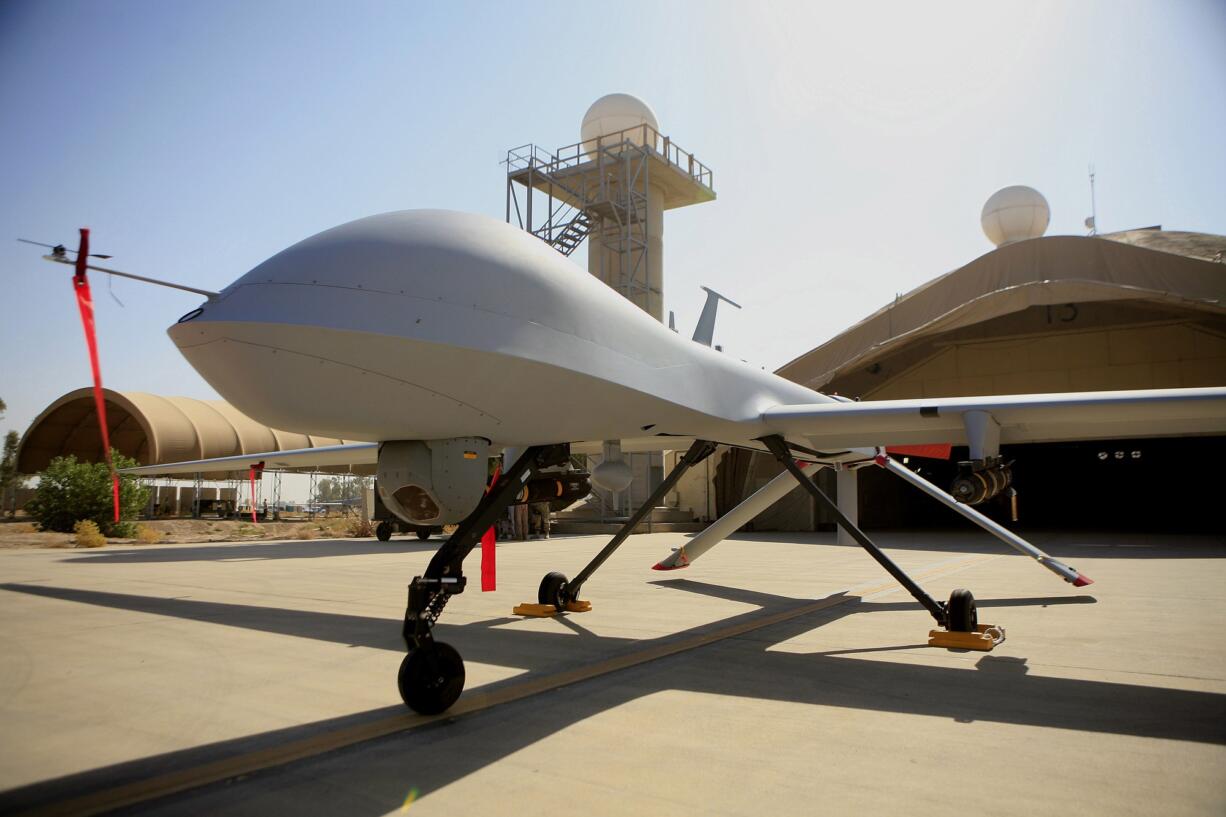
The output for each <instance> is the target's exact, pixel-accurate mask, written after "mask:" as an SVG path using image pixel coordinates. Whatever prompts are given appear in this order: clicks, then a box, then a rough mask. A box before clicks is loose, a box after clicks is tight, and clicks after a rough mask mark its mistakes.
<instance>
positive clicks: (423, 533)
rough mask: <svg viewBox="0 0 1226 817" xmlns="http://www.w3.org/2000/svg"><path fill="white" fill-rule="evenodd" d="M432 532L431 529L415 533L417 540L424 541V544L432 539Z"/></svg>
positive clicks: (418, 530)
mask: <svg viewBox="0 0 1226 817" xmlns="http://www.w3.org/2000/svg"><path fill="white" fill-rule="evenodd" d="M430 532H431V531H430V529H429V528H418V529H417V530H416V531H415V533H416V534H417V538H418V539H420V540H422V541H423V542H424V541H426V540H427V539H429V538H430Z"/></svg>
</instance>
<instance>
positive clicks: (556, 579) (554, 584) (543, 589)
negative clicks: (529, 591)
mask: <svg viewBox="0 0 1226 817" xmlns="http://www.w3.org/2000/svg"><path fill="white" fill-rule="evenodd" d="M569 589H570V582H568V581H567V580H566V575H565V574H563V573H556V572H555V573H546V574H545V578H543V579H541V586H540V587H539V588H538V589H537V591H536V600H537V601H538V602H540V603H541V604H552V605H553V606H554V607H556V608H558V609H559V610H564V609H565V608H566V602H568V601H570V598H569V597H568V596H567V594H566V593H567V591H568V590H569Z"/></svg>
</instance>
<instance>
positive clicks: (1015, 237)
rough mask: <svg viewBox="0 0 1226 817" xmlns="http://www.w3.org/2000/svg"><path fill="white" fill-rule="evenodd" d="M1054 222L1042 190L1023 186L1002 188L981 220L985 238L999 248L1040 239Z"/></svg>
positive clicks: (996, 193) (986, 206) (994, 194)
mask: <svg viewBox="0 0 1226 817" xmlns="http://www.w3.org/2000/svg"><path fill="white" fill-rule="evenodd" d="M1050 221H1051V208H1050V207H1048V206H1047V199H1045V198H1043V194H1042V193H1040V192H1039V191H1038V190H1035V189H1034V188H1033V187H1026V186H1025V185H1022V184H1015V185H1013V186H1011V187H1002V188H1001V189H1000V190H997V191H996V192H995V193H993V194H992V196H991V198H989V199H988V200H987V203H986V204H984V205H983V213H982V214H981V215H980V217H979V223H980V224H982V225H983V233H984V235H986V236H987V237H988V240H989V241H991V242H992V243H993V244H995V245H996V246H998V247H1003V246H1004V245H1006V244H1012V243H1013V242H1015V241H1024V240H1026V239H1028V238H1038V237H1039V236H1041V235H1043V233H1045V232H1047V225H1048V223H1049V222H1050Z"/></svg>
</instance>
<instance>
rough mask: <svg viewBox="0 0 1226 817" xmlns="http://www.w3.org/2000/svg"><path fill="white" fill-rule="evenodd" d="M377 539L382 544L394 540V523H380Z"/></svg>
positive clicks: (377, 527)
mask: <svg viewBox="0 0 1226 817" xmlns="http://www.w3.org/2000/svg"><path fill="white" fill-rule="evenodd" d="M375 537H376V538H377V539H378V540H379V541H380V542H386V541H388V540H389V539H391V538H392V523H391V522H388V521H386V520H385V521H383V522H380V523H379V524H378V525H377V526H376V527H375Z"/></svg>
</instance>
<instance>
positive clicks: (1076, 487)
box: [714, 219, 1226, 530]
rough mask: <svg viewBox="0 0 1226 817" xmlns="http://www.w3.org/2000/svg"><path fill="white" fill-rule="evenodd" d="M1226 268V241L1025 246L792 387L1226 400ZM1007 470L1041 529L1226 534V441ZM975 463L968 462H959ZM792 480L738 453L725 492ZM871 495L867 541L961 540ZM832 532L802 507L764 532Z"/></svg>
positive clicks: (845, 346)
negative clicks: (929, 530) (1147, 393)
mask: <svg viewBox="0 0 1226 817" xmlns="http://www.w3.org/2000/svg"><path fill="white" fill-rule="evenodd" d="M1045 225H1046V220H1045V219H1044V221H1043V226H1045ZM985 229H986V226H985ZM1224 254H1226V237H1223V236H1217V235H1207V234H1202V233H1189V232H1175V231H1164V230H1161V229H1160V228H1157V227H1155V228H1149V229H1142V230H1130V231H1127V232H1120V233H1112V234H1107V235H1098V236H1089V237H1081V236H1050V237H1038V238H1031V239H1027V240H1017V241H1011V242H1008V243H1004V244H1003V245H1002V246H1000V247H998V248H997V249H995V250H993V251H992V252H989V253H987V254H986V255H983V256H981V257H979V258H977V259H975V260H974V261H972V262H970V263H969V264H967V265H965V266H963V267H961V268H959V269H956V270H954V271H952V272H950V273H947V274H945V275H942V276H940V277H938V278H936V279H934V280H932V281H930V282H928V283H927V284H924V285H923V286H921V287H919V288H917V289H915V290H914V291H912V292H910V293H907V294H906V295H904V296H901V297H899V298H898V299H897V300H896V301H894V302H892V303H890V304H888V305H887V306H885V307H883V308H882V309H880V310H878V311H877V312H875V313H873V314H872V315H870V316H868V317H867V318H865V319H864V320H862V321H860V322H859V323H857V324H855V325H854V326H852V327H851V328H849V329H847V330H846V331H844V332H842V333H841V334H839V335H838V336H836V337H834V338H832V339H831V340H829V341H827V342H826V343H823V344H822V345H820V346H818V347H817V348H815V349H813V350H811V351H809V352H807V353H805V354H803V355H801V356H800V357H798V358H796V359H795V360H793V361H791V362H790V363H788V364H787V365H785V366H783V367H782V368H781V369H780V370H779V374H780V375H782V376H784V377H787V378H788V379H790V380H794V381H796V382H799V383H803V384H804V385H806V386H810V387H812V388H815V389H819V390H821V391H824V392H827V393H838V394H842V395H846V396H849V397H853V398H858V399H863V400H886V399H901V398H915V397H949V396H962V395H991V394H1018V393H1027V392H1072V391H1098V390H1111V389H1151V388H1176V387H1195V386H1223V385H1226V263H1223V256H1224ZM1002 453H1003V454H1004V455H1005V456H1006V458H1007V459H1012V460H1014V461H1015V463H1016V464H1015V467H1014V478H1015V485H1016V487H1017V490H1018V492H1019V499H1020V511H1021V523H1022V524H1023V525H1032V526H1044V525H1059V526H1062V527H1067V526H1076V525H1086V526H1094V527H1100V528H1108V529H1111V528H1114V529H1124V528H1133V527H1137V526H1141V527H1149V528H1153V529H1175V528H1184V529H1187V528H1191V529H1200V530H1222V529H1226V524H1224V523H1223V521H1222V515H1221V513H1220V510H1219V507H1218V506H1219V505H1220V501H1221V498H1220V489H1221V485H1222V484H1223V480H1222V477H1221V473H1220V471H1219V469H1220V467H1221V463H1222V462H1223V454H1226V439H1223V438H1218V437H1179V436H1166V437H1160V436H1157V435H1156V436H1155V437H1154V438H1152V439H1145V440H1118V441H1117V440H1086V441H1084V442H1076V443H1040V444H1031V445H1021V446H1006V447H1005V449H1004V450H1003V452H1002ZM959 456H961V457H962V458H964V459H965V458H966V450H965V448H963V449H961V450H959V449H957V448H955V449H954V460H955V461H956V460H957V459H958V458H959ZM911 464H912V465H913V466H918V467H920V468H921V469H922V470H923V471H924V472H925V473H926V475H927V476H928V477H929V478H931V479H933V480H934V481H936V482H937V483H938V484H944V485H948V484H949V482H950V481H951V480H952V479H953V476H954V473H955V471H956V463H955V462H949V463H946V462H939V461H930V460H924V461H918V460H912V461H911ZM778 471H779V468H778V466H777V464H775V463H774V462H773V461H772V460H771V459H770V458H768V457H765V456H762V455H752V456H751V455H749V454H747V453H746V452H730V453H729V454H728V455H727V456H726V457H725V459H724V460H723V462H722V463H721V466H720V468H719V473H718V476H717V478H716V484H715V486H714V487H715V493H716V497H717V504H718V506H719V510H720V512H722V511H724V510H727V509H728V508H730V507H732V505H734V504H736V502H738V501H739V499H740V497H742V496H746V495H748V493H750V492H752V491H753V490H755V489H756V488H757V487H759V486H760V485H763V484H765V482H766V481H767V480H769V479H770V478H771V477H773V476H774V475H775V474H776V473H778ZM829 482H830V483H833V480H829ZM859 493H860V496H859V506H860V520H861V523H862V524H863V525H865V526H867V527H873V526H877V527H888V526H903V525H906V526H914V525H924V524H931V525H941V526H943V525H945V524H949V525H951V526H953V525H956V524H958V523H957V521H956V518H955V517H954V516H953V515H952V514H951V513H950V512H948V511H946V510H945V509H942V508H941V507H939V506H937V505H936V503H932V502H931V501H929V500H926V499H925V498H923V497H921V496H920V495H919V494H918V493H917V492H915V491H914V489H912V488H910V487H909V486H906V485H905V484H903V483H901V481H899V480H897V479H894V478H892V477H890V476H889V475H888V474H885V473H884V472H881V471H880V470H879V469H875V468H870V469H866V470H865V471H863V472H862V477H861V480H860V492H859ZM996 512H997V513H1002V512H1003V509H996ZM824 521H825V520H822V519H821V518H820V516H819V515H818V514H817V512H816V510H815V509H814V508H812V507H811V506H810V505H809V501H808V499H807V498H806V497H804V496H803V495H802V494H801V492H799V491H794V492H793V493H792V494H791V495H789V497H788V498H787V499H786V500H785V501H783V502H780V503H779V505H778V506H777V507H776V509H774V511H773V512H767V513H765V514H763V515H762V516H761V517H759V518H758V519H757V520H755V522H754V526H755V528H757V529H760V530H770V529H785V530H787V529H791V530H795V529H811V528H812V527H814V526H815V525H818V524H821V523H822V522H824Z"/></svg>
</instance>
